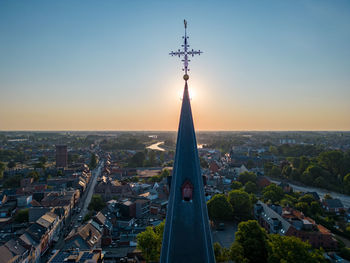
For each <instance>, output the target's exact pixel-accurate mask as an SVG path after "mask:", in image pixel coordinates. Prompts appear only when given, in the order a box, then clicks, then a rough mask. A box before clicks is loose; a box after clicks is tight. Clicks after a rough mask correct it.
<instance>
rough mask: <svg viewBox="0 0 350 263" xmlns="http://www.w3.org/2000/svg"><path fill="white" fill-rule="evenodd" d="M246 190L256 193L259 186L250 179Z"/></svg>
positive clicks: (245, 187)
mask: <svg viewBox="0 0 350 263" xmlns="http://www.w3.org/2000/svg"><path fill="white" fill-rule="evenodd" d="M244 190H245V191H246V192H247V193H256V192H257V191H258V186H257V185H256V183H254V182H252V181H249V182H247V183H246V184H245V186H244Z"/></svg>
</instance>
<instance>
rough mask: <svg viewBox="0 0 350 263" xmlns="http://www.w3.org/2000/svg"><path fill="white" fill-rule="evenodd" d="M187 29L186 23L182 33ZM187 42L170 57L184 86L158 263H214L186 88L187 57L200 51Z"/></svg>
mask: <svg viewBox="0 0 350 263" xmlns="http://www.w3.org/2000/svg"><path fill="white" fill-rule="evenodd" d="M186 26H187V25H186V21H185V29H186ZM187 38H188V37H187V34H186V31H185V37H184V39H185V40H184V45H183V47H184V50H183V51H180V50H179V51H177V52H172V53H170V54H171V55H178V56H184V59H183V62H184V71H185V75H184V79H185V81H186V82H185V88H184V93H183V100H182V107H181V113H180V123H179V129H178V135H177V143H176V154H175V162H174V169H173V176H172V179H171V185H170V197H169V202H168V210H167V216H166V221H165V228H164V235H163V243H162V250H161V256H160V262H161V263H167V262H201V263H203V262H208V263H209V262H210V263H211V262H215V257H214V251H213V245H212V238H211V232H210V226H209V218H208V212H207V206H206V200H205V195H204V186H203V177H202V175H201V170H200V165H199V158H198V150H197V141H196V134H195V130H194V125H193V119H192V111H191V103H190V97H189V93H188V85H187V80H188V75H187V71H188V70H189V69H188V58H187V56H188V55H195V54H200V53H201V51H193V50H192V51H188V50H187V48H188V44H187Z"/></svg>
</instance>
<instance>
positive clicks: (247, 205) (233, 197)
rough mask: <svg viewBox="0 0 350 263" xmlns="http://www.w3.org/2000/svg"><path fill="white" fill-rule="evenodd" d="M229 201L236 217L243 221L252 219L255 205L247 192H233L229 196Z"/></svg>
mask: <svg viewBox="0 0 350 263" xmlns="http://www.w3.org/2000/svg"><path fill="white" fill-rule="evenodd" d="M228 201H229V203H230V204H231V206H232V210H233V215H234V216H235V217H237V218H238V219H241V220H243V219H247V218H250V217H251V215H252V209H253V205H252V202H251V201H250V198H249V195H248V193H247V192H245V191H243V190H232V191H230V192H229V194H228Z"/></svg>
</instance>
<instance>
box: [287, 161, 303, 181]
mask: <svg viewBox="0 0 350 263" xmlns="http://www.w3.org/2000/svg"><path fill="white" fill-rule="evenodd" d="M298 160H299V159H298ZM289 177H290V179H292V180H295V181H299V180H300V173H299V171H298V169H296V168H293V169H292V171H291V172H290V175H289Z"/></svg>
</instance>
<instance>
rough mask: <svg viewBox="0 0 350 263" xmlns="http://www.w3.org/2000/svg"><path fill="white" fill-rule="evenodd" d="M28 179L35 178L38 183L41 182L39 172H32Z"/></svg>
mask: <svg viewBox="0 0 350 263" xmlns="http://www.w3.org/2000/svg"><path fill="white" fill-rule="evenodd" d="M28 177H30V178H33V180H34V181H35V182H36V181H38V180H39V173H38V172H37V171H30V172H29V174H28Z"/></svg>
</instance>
